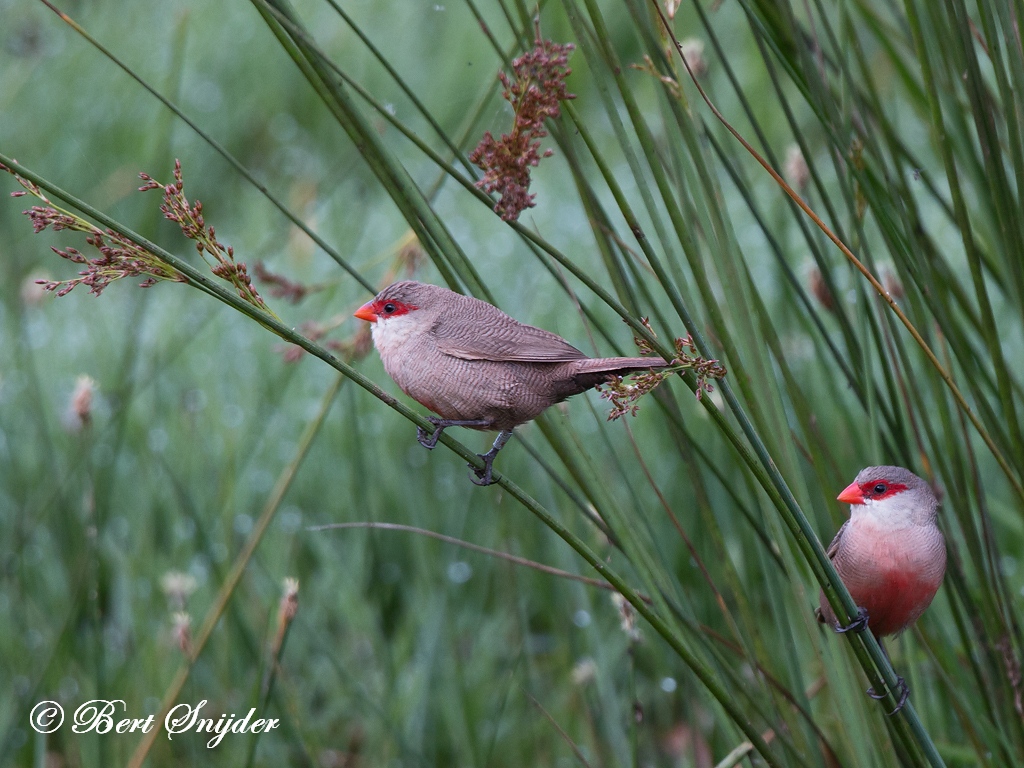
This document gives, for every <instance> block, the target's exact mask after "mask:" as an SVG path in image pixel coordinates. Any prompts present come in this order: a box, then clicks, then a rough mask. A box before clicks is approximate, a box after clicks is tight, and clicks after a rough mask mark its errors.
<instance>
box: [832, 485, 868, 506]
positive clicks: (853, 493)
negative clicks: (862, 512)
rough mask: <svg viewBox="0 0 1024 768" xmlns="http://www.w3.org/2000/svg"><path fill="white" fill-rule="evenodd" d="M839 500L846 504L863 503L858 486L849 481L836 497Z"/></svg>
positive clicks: (862, 495)
mask: <svg viewBox="0 0 1024 768" xmlns="http://www.w3.org/2000/svg"><path fill="white" fill-rule="evenodd" d="M836 498H837V499H838V500H839V501H842V502H844V503H846V504H863V503H864V494H863V492H861V490H860V486H859V485H857V483H850V484H849V485H848V486H846V487H845V488H844V489H843V492H842V493H840V494H839V496H837V497H836Z"/></svg>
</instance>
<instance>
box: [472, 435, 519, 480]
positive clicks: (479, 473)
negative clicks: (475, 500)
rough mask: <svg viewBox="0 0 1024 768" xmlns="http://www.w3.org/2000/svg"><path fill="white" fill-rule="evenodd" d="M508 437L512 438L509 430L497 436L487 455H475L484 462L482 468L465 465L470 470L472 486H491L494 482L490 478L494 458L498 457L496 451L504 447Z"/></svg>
mask: <svg viewBox="0 0 1024 768" xmlns="http://www.w3.org/2000/svg"><path fill="white" fill-rule="evenodd" d="M510 437H512V430H510V429H508V430H504V431H502V432H499V433H498V436H497V437H496V438H494V445H492V446H491V450H489V451H488V452H487V453H478V454H477V456H479V457H480V458H481V459H483V461H484V466H483V468H480V467H478V466H476V465H475V464H468V465H467V466H468V467H469V468H470V470H472V473H473V474H471V475H470V476H469V479H470V480H471V481H472V482H473V484H474V485H491V484H492V483H494V482H495V480H494V478H493V477H492V476H491V472H492V469H493V467H494V457H495V456H497V455H498V451H500V450H501V449H502V448H504V447H505V443H507V442H508V439H509V438H510ZM473 475H476V477H473Z"/></svg>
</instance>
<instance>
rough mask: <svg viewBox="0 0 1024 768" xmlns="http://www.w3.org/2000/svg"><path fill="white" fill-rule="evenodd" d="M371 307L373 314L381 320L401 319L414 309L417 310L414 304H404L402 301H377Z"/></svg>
mask: <svg viewBox="0 0 1024 768" xmlns="http://www.w3.org/2000/svg"><path fill="white" fill-rule="evenodd" d="M372 306H373V311H374V313H375V314H376V315H377V316H378V317H379V318H381V319H382V320H384V319H386V318H389V317H401V316H402V315H407V314H409V312H411V311H412V310H414V309H419V307H417V306H416V305H415V304H406V303H405V302H404V301H397V300H395V299H377V300H376V301H374V302H373V305H372Z"/></svg>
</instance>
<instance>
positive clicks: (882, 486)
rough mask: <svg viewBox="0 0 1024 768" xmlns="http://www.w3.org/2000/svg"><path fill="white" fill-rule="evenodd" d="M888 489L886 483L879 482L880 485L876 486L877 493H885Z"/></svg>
mask: <svg viewBox="0 0 1024 768" xmlns="http://www.w3.org/2000/svg"><path fill="white" fill-rule="evenodd" d="M886 490H887V489H886V486H885V483H879V484H878V485H876V486H875V493H877V494H883V493H885V492H886Z"/></svg>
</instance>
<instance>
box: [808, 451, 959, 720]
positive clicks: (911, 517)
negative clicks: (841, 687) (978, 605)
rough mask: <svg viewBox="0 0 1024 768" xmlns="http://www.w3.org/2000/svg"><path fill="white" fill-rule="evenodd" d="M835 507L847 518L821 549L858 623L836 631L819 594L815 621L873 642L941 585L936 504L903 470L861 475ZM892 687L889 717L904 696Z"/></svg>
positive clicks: (915, 613) (904, 623)
mask: <svg viewBox="0 0 1024 768" xmlns="http://www.w3.org/2000/svg"><path fill="white" fill-rule="evenodd" d="M839 501H842V502H845V503H847V504H849V505H850V519H849V520H847V521H846V522H845V523H844V524H843V526H842V527H841V528H840V529H839V532H838V533H837V534H836V537H835V538H834V539H833V540H832V543H831V544H830V545H829V548H828V556H829V558H830V559H831V560H832V563H833V565H835V567H836V571H838V573H839V577H840V578H841V579H842V580H843V583H844V584H845V585H846V588H847V589H848V590H849V592H850V596H851V597H853V600H854V602H855V603H856V604H857V606H858V607H859V609H860V611H859V617H858V619H857V620H855V621H854V622H853V623H851V624H850V625H848V626H845V627H844V626H841V625H840V624H839V622H838V621H836V616H835V613H834V612H833V611H832V607H831V606H830V605H829V604H828V601H826V600H825V593H824V592H822V593H821V596H820V597H819V608H818V610H817V612H816V613H817V616H818V620H819V621H821V622H823V623H826V624H828V625H829V626H831V627H833V628H834V629H835V630H836V631H837V632H847V631H850V630H854V631H860V630H862V629H864V627H865V626H867V627H870V628H871V631H872V632H873V633H874V634H875V636H876V637H877V638H879V642H881V638H883V637H885V636H887V635H898V634H899V633H900V632H902V631H903V630H905V629H906V628H907V627H909V626H910V625H911V624H913V623H914V622H915V621H917V619H918V617H919V616H920V615H921V614H922V613H924V610H925V608H927V607H928V606H929V605H930V604H931V602H932V598H933V597H935V593H936V592H937V591H938V589H939V585H940V584H941V583H942V577H943V575H944V574H945V573H946V542H945V539H944V538H943V536H942V531H940V530H939V527H938V526H937V525H936V524H935V521H936V517H937V516H938V508H939V502H938V500H937V499H936V498H935V494H934V493H933V492H932V489H931V488H930V487H929V486H928V484H927V483H926V482H925V481H924V480H922V479H921V478H920V477H918V476H917V475H915V474H914V473H913V472H911V471H910V470H908V469H904V468H903V467H868V468H867V469H863V470H861V472H860V474H858V475H857V479H856V480H854V481H853V482H852V483H850V485H848V486H847V487H846V488H845V489H844V490H843V492H842V493H841V494H839ZM882 650H883V651H885V647H884V646H883V647H882ZM899 681H900V688H901V689H902V690H901V695H900V699H899V704H898V706H897V708H896V709H895V710H893V713H895V712H897V711H899V709H901V708H902V707H903V704H904V703H905V702H906V700H907V696H908V695H909V693H910V691H909V688H908V687H907V684H906V682H905V681H904V680H903V678H902V677H901V678H899ZM868 693H870V694H871V695H872V696H875V697H876V698H882V696H880V695H876V694H875V693H874V691H870V690H869V691H868ZM893 713H890V714H893Z"/></svg>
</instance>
